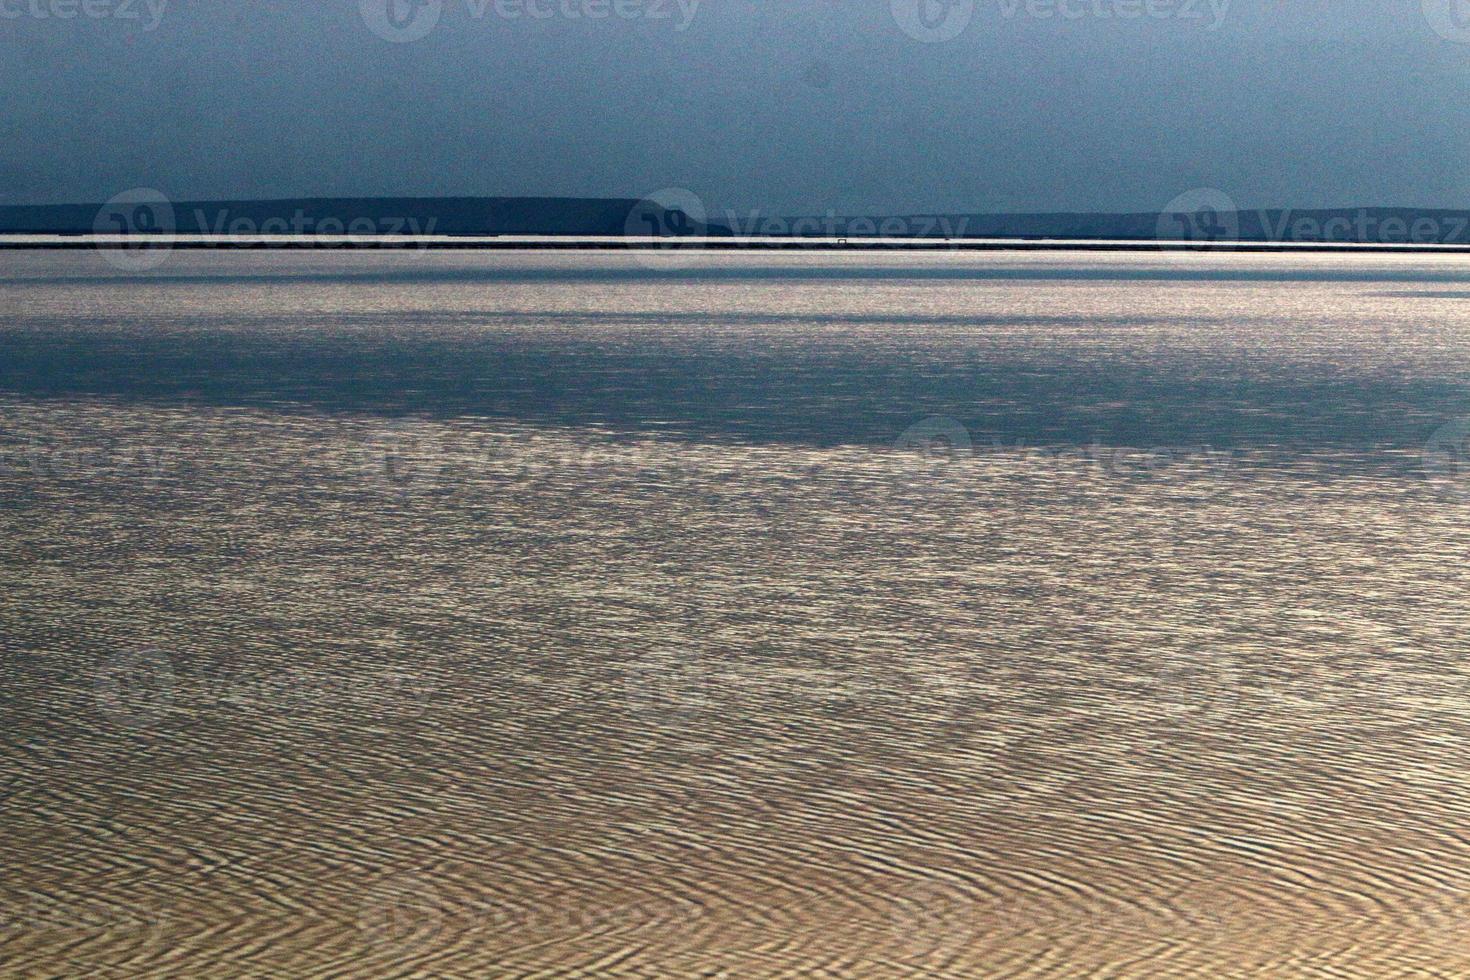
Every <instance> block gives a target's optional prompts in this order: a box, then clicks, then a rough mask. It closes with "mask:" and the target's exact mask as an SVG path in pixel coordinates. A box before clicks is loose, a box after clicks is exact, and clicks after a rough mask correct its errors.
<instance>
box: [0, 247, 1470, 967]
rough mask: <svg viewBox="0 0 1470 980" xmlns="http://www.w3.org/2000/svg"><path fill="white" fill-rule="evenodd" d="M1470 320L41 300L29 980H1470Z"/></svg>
mask: <svg viewBox="0 0 1470 980" xmlns="http://www.w3.org/2000/svg"><path fill="white" fill-rule="evenodd" d="M660 258H666V257H660ZM1467 298H1470V259H1465V258H1458V257H1417V256H1416V257H1410V256H1378V257H1371V256H1352V257H1342V256H1310V255H1293V256H1261V255H1208V256H1205V255H1179V256H1166V255H1153V256H1149V255H1106V254H1085V255H1083V254H1046V253H1026V254H1017V255H1005V254H985V255H974V254H965V255H922V256H906V255H902V254H893V255H881V254H876V255H875V254H861V255H852V254H836V253H807V254H781V255H768V254H763V255H739V254H718V255H712V256H705V257H695V259H694V265H693V266H692V267H690V268H682V269H669V268H665V267H663V265H662V264H661V263H660V261H658V259H657V258H656V259H654V260H653V261H651V262H645V261H640V259H639V258H638V257H637V256H635V255H632V254H629V253H608V254H599V253H585V254H572V255H563V254H544V253H471V252H466V253H446V252H434V253H427V254H391V255H378V254H367V253H351V254H349V253H329V252H323V253H317V254H311V253H239V254H219V255H214V254H209V253H200V252H188V253H179V254H175V255H174V256H172V257H171V258H170V259H169V261H168V262H167V263H166V264H165V265H164V266H163V267H162V268H160V269H159V270H156V271H153V272H148V273H140V274H130V273H127V272H124V271H121V270H118V269H116V268H115V267H113V266H111V265H109V264H108V263H107V262H105V261H104V260H103V259H102V258H101V257H99V256H97V255H92V254H87V253H39V252H38V253H26V252H10V253H3V254H0V679H3V682H4V684H3V688H0V710H3V716H4V718H5V724H4V726H3V728H0V751H3V767H0V839H3V841H4V848H5V851H4V860H3V863H0V973H5V974H7V975H16V976H51V975H99V976H160V977H162V976H190V977H204V976H231V977H234V976H255V977H280V976H351V975H362V976H377V975H382V976H466V977H470V976H474V977H479V976H506V977H520V976H624V975H626V976H640V977H653V976H660V977H661V976H667V977H697V976H711V977H777V976H795V975H808V974H809V975H825V976H852V977H885V976H894V977H903V976H915V977H920V976H955V977H975V976H989V977H1005V976H1016V977H1022V976H1037V977H1057V976H1077V975H1083V976H1093V975H1097V976H1119V977H1166V976H1194V977H1231V976H1242V977H1244V976H1260V977H1297V976H1300V977H1310V976H1328V975H1330V976H1363V977H1390V976H1404V977H1410V976H1415V977H1417V976H1446V977H1448V976H1464V975H1467V974H1470V947H1467V946H1466V944H1465V942H1464V936H1465V934H1466V932H1467V929H1470V782H1467V779H1466V776H1467V771H1470V455H1467V453H1466V448H1467V443H1470V304H1467V303H1466V300H1467Z"/></svg>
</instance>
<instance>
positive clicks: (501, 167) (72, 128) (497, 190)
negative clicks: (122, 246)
mask: <svg viewBox="0 0 1470 980" xmlns="http://www.w3.org/2000/svg"><path fill="white" fill-rule="evenodd" d="M161 2H162V0H151V3H152V4H153V8H152V9H151V10H150V8H149V3H150V0H0V103H3V114H0V125H3V127H4V131H3V137H4V138H3V140H0V178H3V183H0V203H12V204H18V203H41V202H61V201H76V200H101V199H105V198H107V197H110V196H112V195H113V194H115V193H117V192H119V191H122V190H126V189H128V188H133V187H140V186H144V187H155V188H158V189H160V190H162V191H163V192H164V193H166V194H168V195H169V196H171V197H173V198H175V199H184V198H196V197H246V196H301V195H326V194H339V195H388V194H401V195H437V194H528V195H529V194H547V195H599V196H603V195H605V196H620V197H637V196H641V195H643V194H646V193H649V192H652V191H654V190H657V189H660V188H664V187H671V186H677V187H687V188H690V189H692V190H693V191H695V192H696V193H697V194H699V195H700V196H702V197H704V198H705V199H706V200H708V201H709V202H710V205H711V207H714V208H723V207H735V208H749V207H757V206H759V207H762V208H764V209H767V210H774V211H788V212H790V211H812V212H820V211H823V210H825V209H828V208H833V209H837V210H838V211H848V212H854V211H899V210H912V211H918V210H976V211H996V210H1054V209H1055V210H1074V209H1075V210H1139V211H1153V210H1157V209H1159V208H1160V207H1162V206H1163V205H1164V204H1165V203H1166V202H1167V201H1168V200H1169V199H1170V198H1172V197H1174V196H1175V195H1177V194H1179V193H1181V192H1184V191H1188V190H1190V189H1192V188H1197V187H1214V188H1219V189H1221V190H1223V191H1225V192H1226V193H1227V194H1229V195H1231V196H1232V197H1233V198H1234V199H1235V200H1237V201H1238V202H1239V203H1240V204H1242V205H1243V206H1247V207H1256V206H1266V205H1271V206H1278V205H1279V206H1293V207H1313V206H1358V205H1402V206H1416V207H1434V206H1439V207H1470V16H1467V17H1465V18H1463V19H1457V18H1456V13H1457V8H1456V7H1455V4H1462V6H1463V7H1464V10H1463V11H1460V12H1461V13H1464V14H1467V15H1470V2H1463V3H1462V0H1214V7H1213V8H1212V7H1211V2H1210V0H976V2H975V3H974V4H973V7H974V9H973V11H972V12H969V13H968V17H969V19H968V21H966V20H965V17H966V16H967V8H966V6H965V4H964V3H960V2H957V0H944V2H943V3H939V2H933V0H923V3H924V4H930V3H931V2H932V6H928V7H922V8H920V9H918V10H915V9H912V8H914V6H915V4H917V3H919V0H702V2H699V3H698V5H697V9H692V10H691V9H690V5H691V4H692V3H693V2H694V0H684V2H683V7H682V8H681V6H680V2H679V0H443V2H442V9H439V10H438V11H437V15H438V20H437V22H433V21H432V17H433V15H434V14H435V13H436V11H435V10H434V9H433V8H432V6H431V7H428V8H425V9H423V10H416V9H412V8H408V9H407V10H406V13H405V15H404V17H403V18H402V19H401V23H402V24H404V25H406V27H403V28H399V27H395V23H398V22H394V21H390V20H389V19H388V17H387V16H386V14H385V12H384V11H382V10H374V9H373V6H372V5H373V0H364V2H365V3H366V5H367V8H368V9H367V10H366V11H364V10H363V9H361V8H362V7H363V4H360V3H359V0H311V2H306V0H170V2H168V3H167V5H166V6H165V7H164V8H163V9H162V11H161V17H156V16H155V15H156V13H158V5H159V3H161ZM376 2H377V4H378V6H379V7H382V6H383V4H385V3H387V2H389V0H376ZM392 2H393V3H406V0H392ZM415 2H425V0H415ZM665 2H666V7H665V9H664V10H662V11H660V10H657V9H650V8H651V7H653V6H654V5H658V4H664V3H665ZM1058 3H1060V4H1062V5H1063V7H1062V8H1059V7H1058V6H1057V4H1058ZM122 4H127V5H128V6H127V7H126V8H124V9H119V6H120V5H122ZM528 4H529V5H532V6H533V7H534V8H535V10H536V11H538V12H540V13H543V14H548V16H544V17H532V16H530V15H529V13H530V11H528V10H526V9H525V8H526V5H528ZM588 4H590V7H589V6H587V5H588ZM615 4H616V5H618V9H616V10H614V9H613V7H614V5H615ZM1222 4H1225V5H1226V6H1225V7H1224V9H1223V10H1222V9H1221V5H1222ZM84 5H85V6H86V7H87V9H86V10H84V9H81V8H82V7H83V6H84ZM538 5H539V6H538ZM895 7H896V8H897V12H895ZM477 8H478V9H479V10H480V13H479V14H478V15H477V13H476V9H477ZM1063 8H1065V9H1063ZM568 10H570V11H571V12H572V13H578V14H581V16H577V17H572V16H569V15H568V14H567V12H566V11H568ZM619 11H620V12H621V14H622V16H620V15H619ZM73 12H74V13H75V14H76V16H74V17H71V18H64V17H58V16H56V15H57V14H66V13H73ZM1064 12H1065V13H1066V14H1068V15H1069V16H1062V14H1063V13H1064ZM134 13H136V14H137V17H136V18H132V17H129V16H128V15H130V14H134ZM511 13H520V14H521V16H518V17H509V16H506V14H511ZM589 13H590V14H597V13H606V14H608V16H606V17H602V18H599V17H589V16H587V15H588V14H589ZM658 13H665V14H667V16H664V17H659V16H655V15H656V14H658ZM1196 13H1197V14H1198V15H1199V16H1197V17H1196V16H1191V15H1193V14H1196ZM1048 14H1050V16H1047V15H1048ZM1128 14H1137V16H1127V15H1128ZM43 15H44V16H43ZM691 15H692V16H691ZM414 16H419V17H428V18H429V19H428V20H417V21H415V20H413V19H412V18H413V17H414ZM946 17H949V18H951V19H949V20H948V21H946ZM155 21H156V26H153V25H154V23H155ZM686 22H687V23H686ZM431 23H432V29H431V30H429V31H428V33H427V35H426V36H424V37H422V38H419V39H417V40H411V41H396V42H395V41H389V40H384V39H383V38H381V37H379V36H378V34H379V33H383V34H389V35H393V34H394V33H395V31H397V32H399V35H400V36H402V34H404V33H407V34H409V35H410V36H411V35H412V34H414V33H419V32H421V31H422V30H424V29H427V28H428V27H429V26H430V24H431ZM1212 24H1213V25H1215V26H1214V27H1213V29H1212ZM150 27H151V28H152V29H148V28H150ZM681 27H682V28H683V29H682V30H681V29H680V28H681ZM960 27H963V30H962V31H961V32H960V33H958V36H956V37H955V38H953V39H951V40H923V39H919V38H934V37H937V36H943V35H944V34H946V33H952V32H953V31H954V30H956V29H958V28H960ZM374 28H376V30H377V33H375V30H374ZM905 28H907V31H906V30H905ZM911 35H917V36H918V38H916V37H915V36H911Z"/></svg>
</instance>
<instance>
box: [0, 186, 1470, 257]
mask: <svg viewBox="0 0 1470 980" xmlns="http://www.w3.org/2000/svg"><path fill="white" fill-rule="evenodd" d="M146 231H168V232H176V233H178V234H180V235H184V236H189V235H201V234H214V235H235V236H241V237H244V236H256V235H262V234H266V235H297V236H302V235H334V234H335V235H341V234H349V233H350V234H363V235H368V234H371V235H430V234H432V235H477V236H494V235H548V236H584V237H598V238H601V237H620V236H628V235H650V234H658V235H661V236H665V237H680V236H709V237H716V238H732V239H737V238H738V239H751V240H753V241H759V240H760V239H764V238H771V237H788V236H789V237H797V238H880V239H883V238H893V239H937V240H950V241H963V240H966V239H977V238H1002V239H1016V240H1022V241H1028V240H1029V241H1034V240H1043V239H1072V240H1078V241H1098V240H1122V241H1136V242H1153V241H1160V240H1165V241H1174V240H1183V241H1189V242H1228V241H1238V242H1245V243H1263V244H1264V243H1277V242H1293V243H1356V244H1395V245H1399V244H1410V245H1412V244H1418V245H1464V244H1470V211H1455V210H1432V209H1413V208H1352V209H1346V208H1340V209H1330V210H1321V209H1318V210H1303V211H1292V210H1284V209H1270V210H1260V211H1216V210H1213V209H1211V208H1209V207H1204V206H1201V207H1198V208H1195V209H1193V210H1187V211H1180V212H1166V213H1163V214H1154V213H1132V214H1103V213H1095V214H1094V213H1068V212H1059V213H1049V214H906V215H866V216H854V215H845V216H839V215H836V214H831V213H829V214H825V215H807V216H774V215H765V214H762V213H760V212H758V211H750V212H745V213H740V212H735V211H728V212H722V213H720V214H717V215H711V216H710V217H709V218H708V220H705V221H701V220H697V219H695V218H693V217H690V216H689V215H687V214H685V213H684V212H683V211H682V210H680V209H678V208H676V207H665V206H664V205H661V204H659V203H657V202H656V201H648V200H644V201H639V200H634V199H631V198H629V199H617V198H566V197H542V198H530V197H527V198H506V197H493V198H487V197H446V198H418V197H415V198H299V199H286V200H271V201H262V200H246V201H185V202H178V203H174V204H161V203H151V202H147V201H144V202H142V203H141V204H140V203H128V202H125V203H122V204H116V203H113V204H108V205H102V204H69V205H37V206H6V207H0V234H59V235H87V234H92V233H94V232H111V233H118V232H146Z"/></svg>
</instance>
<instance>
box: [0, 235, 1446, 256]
mask: <svg viewBox="0 0 1470 980" xmlns="http://www.w3.org/2000/svg"><path fill="white" fill-rule="evenodd" d="M150 247H151V248H157V249H161V250H162V249H187V250H217V251H237V250H238V251H261V250H265V251H309V250H321V251H335V250H374V251H418V250H428V249H434V250H454V249H459V250H465V251H668V252H678V251H691V252H696V251H709V252H771V251H788V252H790V251H848V252H1000V251H1023V252H1226V253H1228V252H1258V253H1260V252H1318V253H1323V252H1327V253H1331V252H1346V253H1373V252H1378V253H1410V254H1416V253H1417V254H1436V253H1438V254H1470V244H1459V243H1455V244H1435V243H1411V242H1406V243H1399V242H1261V241H1220V242H1189V241H1158V240H1149V239H1138V240H1134V239H1108V240H1100V239H1063V238H1056V239H1034V238H955V239H937V238H909V239H899V238H837V239H828V238H813V237H803V238H728V237H711V238H695V237H692V238H659V239H654V238H626V237H601V236H522V235H491V236H478V235H440V236H432V235H430V236H415V235H340V236H337V235H332V236H328V235H302V236H290V235H266V236H244V237H236V236H229V235H224V236H215V235H174V236H144V235H135V236H129V237H123V236H99V235H82V234H61V235H48V234H18V235H0V251H38V250H39V251H44V250H71V251H75V250H90V249H96V250H140V249H144V248H150Z"/></svg>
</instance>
